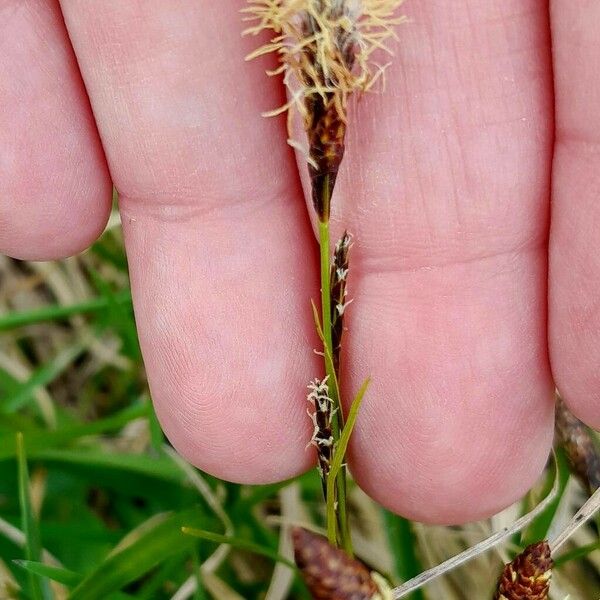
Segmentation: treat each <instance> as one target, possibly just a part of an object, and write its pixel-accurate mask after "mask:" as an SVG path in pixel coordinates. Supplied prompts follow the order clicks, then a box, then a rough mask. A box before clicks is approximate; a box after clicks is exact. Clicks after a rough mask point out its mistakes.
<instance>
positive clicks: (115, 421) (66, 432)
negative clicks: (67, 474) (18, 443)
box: [0, 403, 148, 460]
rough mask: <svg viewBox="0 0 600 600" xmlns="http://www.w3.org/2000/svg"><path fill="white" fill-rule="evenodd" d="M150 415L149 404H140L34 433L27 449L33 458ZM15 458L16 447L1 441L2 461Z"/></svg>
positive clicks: (28, 436)
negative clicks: (37, 452) (46, 450)
mask: <svg viewBox="0 0 600 600" xmlns="http://www.w3.org/2000/svg"><path fill="white" fill-rule="evenodd" d="M147 414H148V404H143V403H138V404H133V405H131V406H128V407H127V408H125V409H123V410H122V411H120V412H118V413H116V414H114V415H111V416H110V417H106V418H105V419H99V420H97V421H91V422H90V423H83V424H81V425H71V426H65V427H62V428H60V429H57V430H38V431H32V432H30V433H28V435H27V449H28V453H29V455H30V456H31V455H32V454H33V453H35V451H36V450H44V449H45V448H51V447H56V446H61V445H64V444H68V443H69V442H71V441H73V440H76V439H78V438H81V437H83V436H88V435H96V434H101V433H107V432H110V431H116V430H118V429H121V427H123V426H124V425H126V424H127V423H129V422H131V421H133V420H134V419H138V418H140V417H144V416H145V415H147ZM13 456H15V446H14V444H12V443H11V441H10V440H8V439H6V438H4V439H0V460H3V459H6V458H11V457H13Z"/></svg>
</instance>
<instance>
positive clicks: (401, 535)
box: [383, 510, 424, 600]
mask: <svg viewBox="0 0 600 600" xmlns="http://www.w3.org/2000/svg"><path fill="white" fill-rule="evenodd" d="M383 517H384V521H385V529H386V534H387V538H388V543H389V546H390V549H391V551H392V557H393V561H394V575H395V576H396V577H397V578H398V579H399V580H400V582H405V581H408V580H409V579H412V578H413V577H416V576H417V575H419V574H420V573H422V572H423V567H422V566H421V563H420V561H419V558H418V557H417V553H416V551H415V548H416V546H417V542H416V538H415V535H414V533H413V530H412V523H411V522H410V521H409V520H407V519H404V518H402V517H400V516H398V515H395V514H393V513H391V512H389V511H388V510H384V511H383ZM411 599H412V600H424V596H423V591H422V590H416V591H415V592H413V594H412V595H411Z"/></svg>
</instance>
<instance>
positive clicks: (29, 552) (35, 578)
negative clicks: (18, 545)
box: [16, 433, 52, 600]
mask: <svg viewBox="0 0 600 600" xmlns="http://www.w3.org/2000/svg"><path fill="white" fill-rule="evenodd" d="M16 446H17V468H18V479H19V505H20V508H21V521H22V529H23V533H24V534H25V540H26V544H25V558H26V559H27V560H29V561H35V562H39V561H40V559H41V556H42V542H41V539H40V532H39V529H38V523H37V519H36V517H35V515H34V514H33V507H32V505H31V496H30V493H29V469H28V467H27V457H26V454H25V441H24V438H23V434H22V433H17V436H16ZM29 583H30V586H31V590H30V592H31V597H32V598H33V599H34V600H42V599H43V600H46V599H51V598H52V592H51V590H50V585H49V584H48V580H47V579H45V578H41V577H40V576H39V575H35V574H33V573H30V577H29Z"/></svg>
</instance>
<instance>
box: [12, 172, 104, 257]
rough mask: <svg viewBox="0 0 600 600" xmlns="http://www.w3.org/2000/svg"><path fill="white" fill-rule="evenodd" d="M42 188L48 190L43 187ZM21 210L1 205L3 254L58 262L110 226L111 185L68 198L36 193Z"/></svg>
mask: <svg viewBox="0 0 600 600" xmlns="http://www.w3.org/2000/svg"><path fill="white" fill-rule="evenodd" d="M40 187H44V186H43V185H41V186H40ZM17 202H18V207H14V206H13V204H14V198H13V202H12V203H11V204H10V205H8V206H7V205H3V204H2V203H0V221H1V222H3V223H5V226H4V227H3V228H2V229H1V230H0V252H2V253H3V254H6V255H8V256H11V257H12V258H16V259H20V260H32V261H41V260H58V259H62V258H67V257H69V256H73V255H75V254H78V253H79V252H82V251H83V250H85V249H86V248H88V247H89V246H90V245H91V244H93V243H94V242H95V241H96V239H97V238H98V237H99V236H100V235H101V234H102V231H103V230H104V228H105V227H106V223H107V221H108V217H109V215H110V207H111V192H110V185H109V184H108V182H98V185H97V187H96V189H94V190H90V189H89V188H86V189H81V190H78V191H77V192H74V193H72V194H71V195H68V194H67V193H65V194H64V195H60V194H57V193H56V191H51V192H50V193H43V192H41V191H40V192H39V193H35V194H31V195H28V196H27V197H20V198H19V199H18V201H17Z"/></svg>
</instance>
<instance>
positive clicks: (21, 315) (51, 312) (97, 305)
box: [0, 290, 131, 331]
mask: <svg viewBox="0 0 600 600" xmlns="http://www.w3.org/2000/svg"><path fill="white" fill-rule="evenodd" d="M114 302H116V303H118V304H121V305H131V292H130V291H129V290H124V291H122V292H118V293H116V294H115V295H114V296H113V298H105V297H101V298H94V299H92V300H88V301H86V302H81V303H78V304H72V305H70V306H59V305H56V306H46V307H44V308H38V309H36V310H30V311H27V312H15V313H8V314H5V315H2V316H0V331H7V330H10V329H15V328H17V327H24V326H26V325H33V324H36V323H43V322H45V321H57V320H63V319H68V318H69V317H72V316H74V315H81V314H86V313H94V312H100V311H102V310H105V309H106V308H108V307H109V305H110V304H111V303H114Z"/></svg>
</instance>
